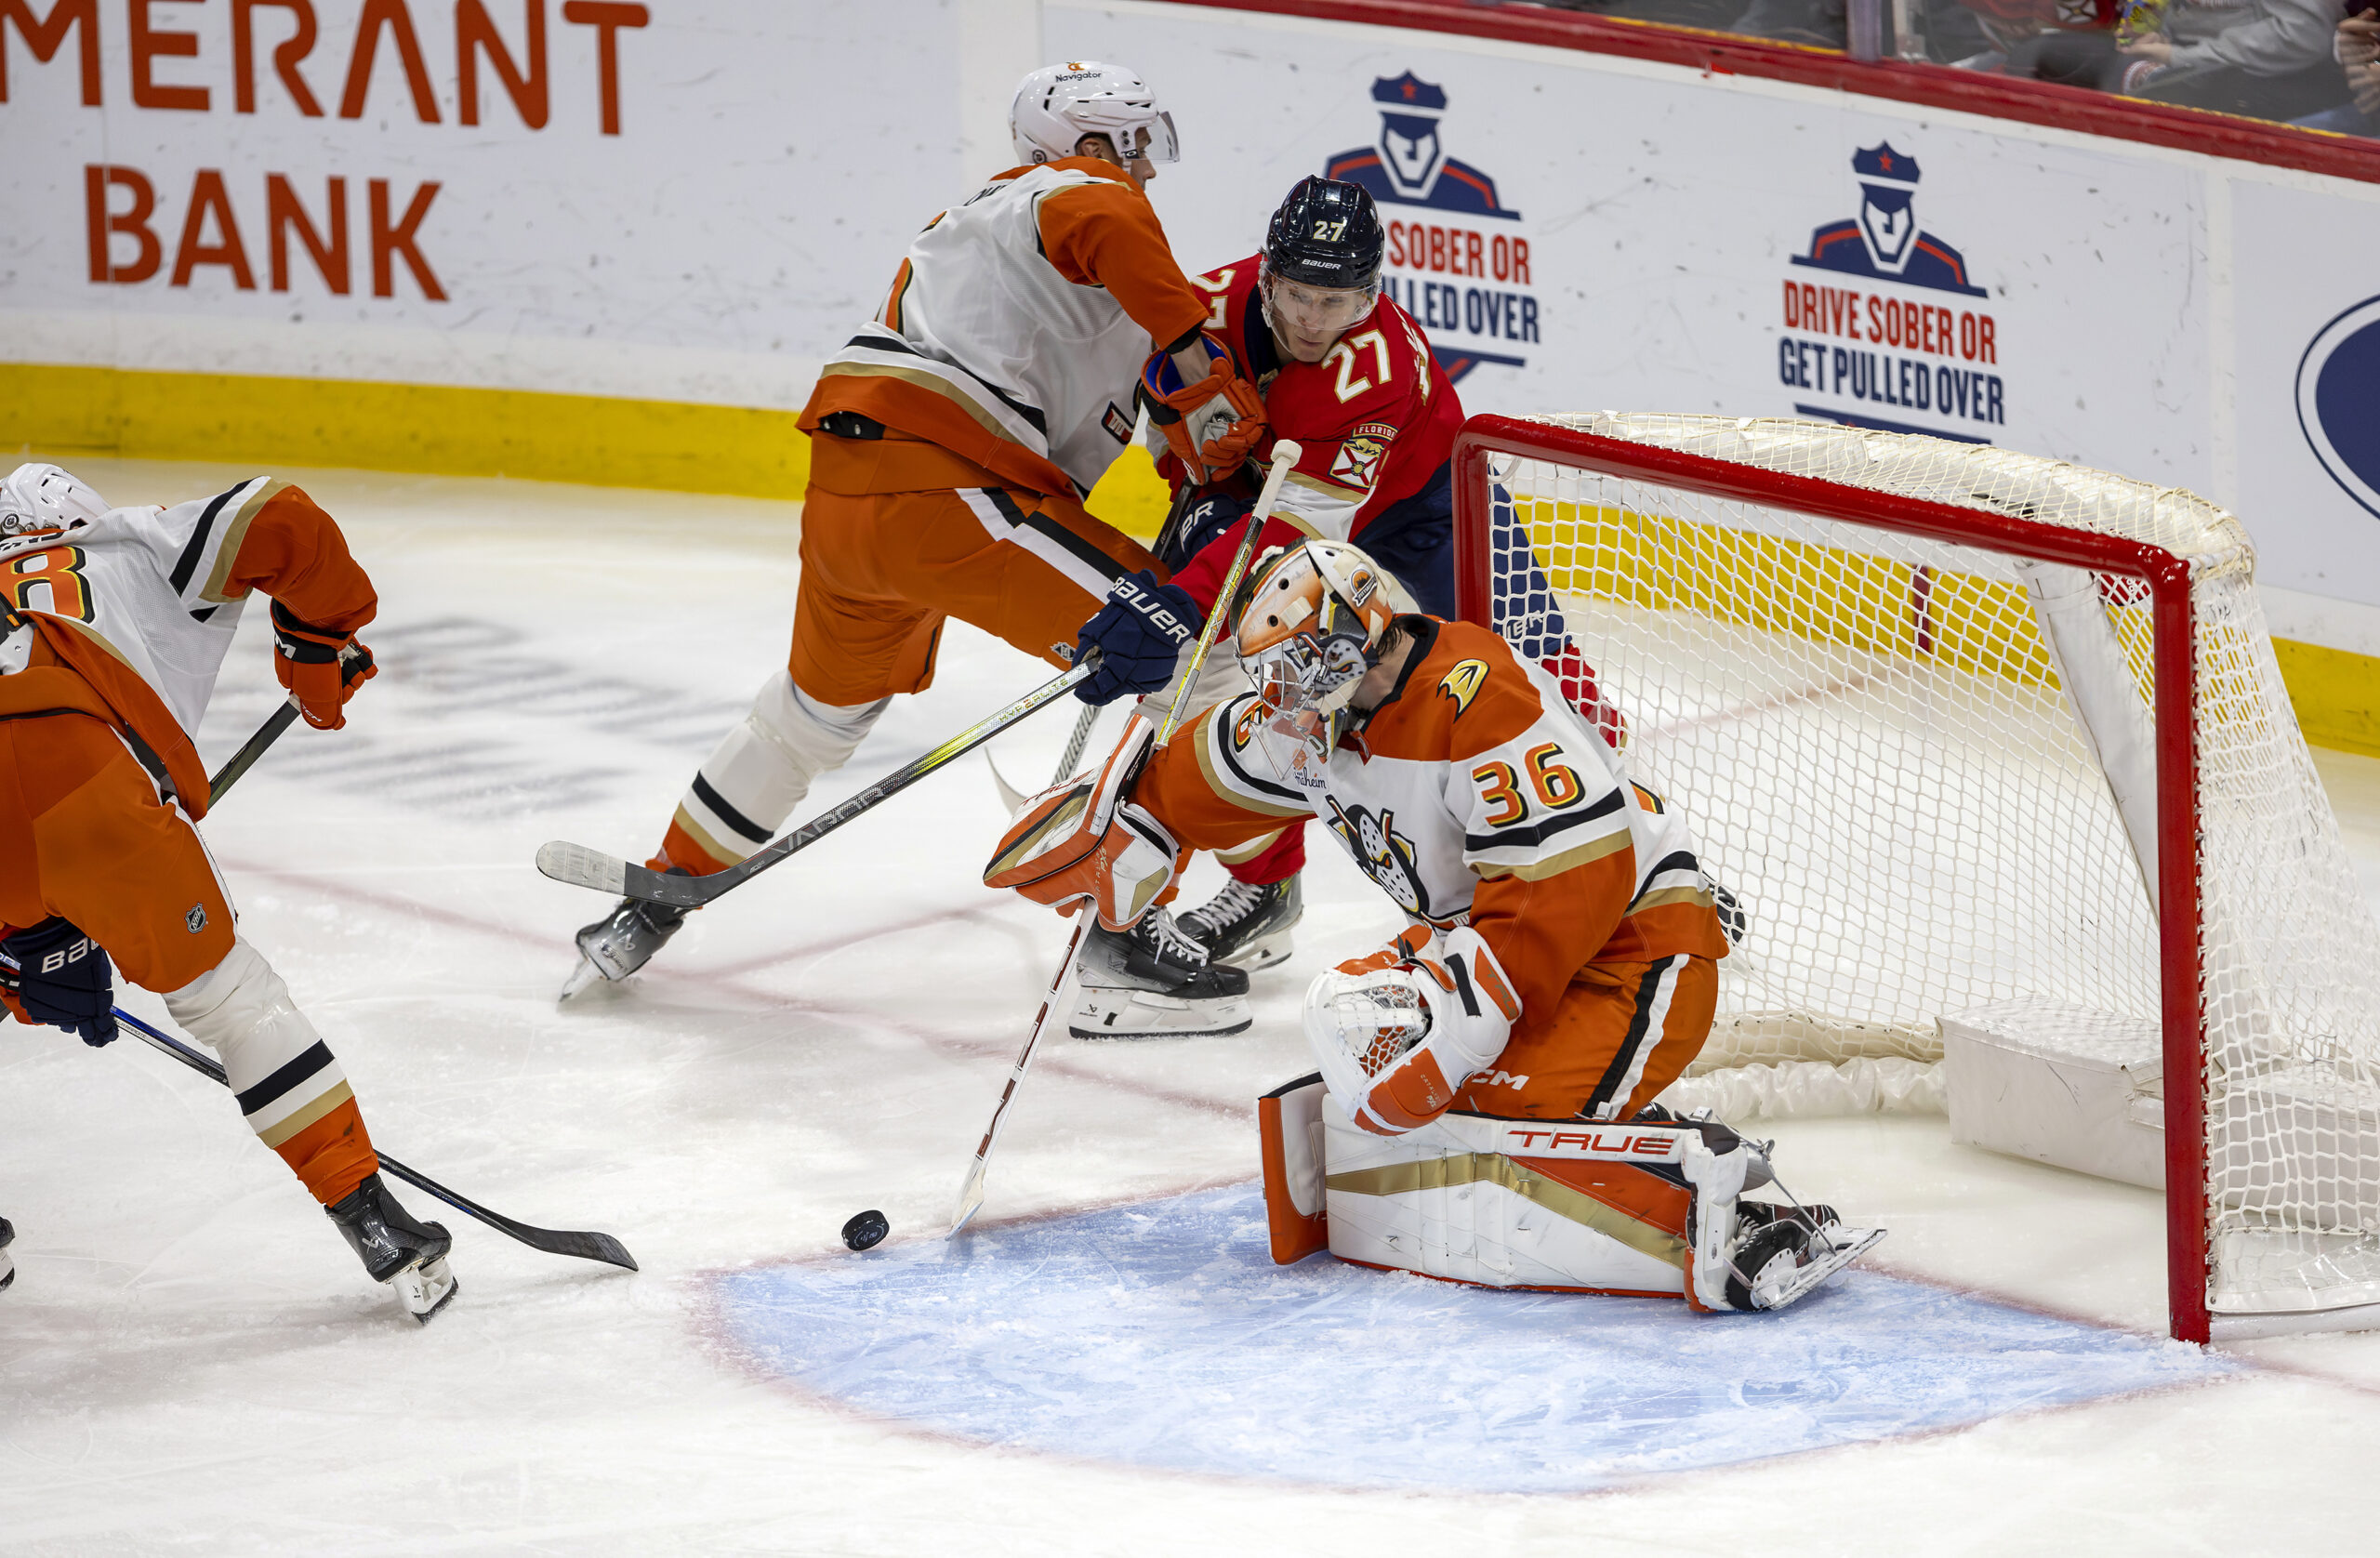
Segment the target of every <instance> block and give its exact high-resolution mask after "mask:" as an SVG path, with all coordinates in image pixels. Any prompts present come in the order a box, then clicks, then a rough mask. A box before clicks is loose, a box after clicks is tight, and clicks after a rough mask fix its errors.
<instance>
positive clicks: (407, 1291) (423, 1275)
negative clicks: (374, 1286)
mask: <svg viewBox="0 0 2380 1558" xmlns="http://www.w3.org/2000/svg"><path fill="white" fill-rule="evenodd" d="M389 1289H390V1291H391V1292H393V1293H395V1294H396V1296H397V1301H398V1302H399V1303H401V1304H403V1305H404V1306H405V1313H406V1314H410V1315H412V1316H413V1317H414V1319H415V1320H417V1322H419V1323H420V1324H422V1325H425V1326H427V1325H428V1324H430V1321H431V1320H432V1319H434V1318H436V1317H437V1314H438V1312H439V1311H440V1310H442V1309H444V1308H445V1307H446V1306H447V1305H448V1304H450V1303H453V1302H454V1301H455V1295H456V1293H459V1292H461V1291H462V1290H463V1285H462V1284H461V1283H459V1282H457V1281H456V1280H455V1274H454V1272H453V1271H452V1270H451V1269H450V1268H449V1267H448V1266H447V1264H446V1257H444V1256H443V1255H442V1256H440V1257H439V1258H438V1259H437V1260H435V1261H422V1262H421V1263H420V1264H418V1265H413V1266H407V1267H406V1268H405V1269H404V1270H403V1271H401V1272H399V1273H398V1274H396V1275H394V1276H392V1277H390V1278H389Z"/></svg>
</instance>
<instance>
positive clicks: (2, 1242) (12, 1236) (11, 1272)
mask: <svg viewBox="0 0 2380 1558" xmlns="http://www.w3.org/2000/svg"><path fill="white" fill-rule="evenodd" d="M16 1242H17V1231H16V1230H15V1229H14V1228H11V1227H10V1226H8V1220H7V1218H5V1217H0V1292H6V1291H7V1287H8V1284H10V1283H12V1282H14V1281H16V1280H17V1262H16V1261H15V1260H14V1259H13V1258H11V1257H10V1255H9V1254H8V1247H9V1246H10V1245H12V1244H14V1243H16Z"/></svg>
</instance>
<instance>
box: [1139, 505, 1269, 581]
mask: <svg viewBox="0 0 2380 1558" xmlns="http://www.w3.org/2000/svg"><path fill="white" fill-rule="evenodd" d="M1255 507H1256V505H1255V504H1254V503H1253V502H1251V501H1250V499H1248V498H1244V497H1238V496H1235V495H1232V494H1229V493H1215V494H1212V495H1209V496H1206V497H1202V498H1200V499H1199V500H1198V501H1197V502H1196V503H1193V504H1192V505H1191V506H1190V508H1189V509H1188V511H1187V512H1185V513H1184V514H1183V516H1182V522H1181V523H1180V524H1178V525H1175V526H1174V527H1173V534H1172V535H1170V536H1167V537H1166V541H1165V545H1164V547H1162V548H1159V550H1158V551H1157V561H1159V562H1162V563H1164V564H1165V565H1166V567H1168V568H1169V569H1170V570H1172V571H1173V572H1174V573H1176V574H1179V573H1180V572H1182V570H1183V568H1184V567H1186V566H1188V564H1189V561H1190V560H1191V559H1192V558H1194V557H1197V555H1198V554H1199V553H1200V552H1202V551H1205V550H1206V549H1207V547H1208V545H1209V543H1210V542H1212V541H1213V540H1214V539H1215V538H1216V537H1217V536H1219V535H1222V534H1223V532H1224V531H1226V530H1229V529H1230V528H1231V527H1232V526H1233V525H1236V524H1237V523H1238V522H1239V521H1240V516H1242V515H1244V514H1246V513H1247V512H1248V511H1249V510H1250V508H1255Z"/></svg>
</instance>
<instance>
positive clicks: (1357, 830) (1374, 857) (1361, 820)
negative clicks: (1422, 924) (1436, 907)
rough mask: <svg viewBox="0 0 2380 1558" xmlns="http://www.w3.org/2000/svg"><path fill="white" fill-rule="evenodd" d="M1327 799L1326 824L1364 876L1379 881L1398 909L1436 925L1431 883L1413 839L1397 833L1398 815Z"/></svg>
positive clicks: (1331, 797)
mask: <svg viewBox="0 0 2380 1558" xmlns="http://www.w3.org/2000/svg"><path fill="white" fill-rule="evenodd" d="M1323 799H1324V800H1325V802H1326V803H1327V804H1328V805H1329V808H1330V815H1329V816H1328V817H1325V818H1323V819H1322V820H1323V822H1324V823H1325V824H1327V825H1329V828H1330V831H1331V832H1333V833H1335V834H1337V835H1338V836H1339V839H1340V842H1342V843H1343V844H1344V845H1346V846H1347V852H1348V853H1349V854H1351V855H1354V856H1355V864H1356V865H1360V866H1362V867H1363V868H1364V875H1366V876H1368V877H1369V878H1371V879H1372V880H1373V881H1375V882H1377V883H1378V884H1379V885H1380V890H1381V891H1382V892H1385V893H1387V894H1388V895H1389V897H1390V898H1392V899H1394V900H1395V904H1396V906H1397V907H1398V908H1400V909H1403V910H1404V911H1405V912H1406V913H1407V914H1409V915H1419V916H1420V917H1421V918H1423V919H1428V920H1431V921H1432V922H1433V923H1435V916H1433V915H1432V914H1431V913H1430V888H1429V884H1428V883H1426V882H1424V881H1423V880H1422V879H1421V865H1420V863H1419V862H1418V861H1417V860H1416V859H1415V857H1414V853H1413V840H1411V839H1410V838H1406V837H1405V835H1403V834H1401V833H1399V832H1397V831H1396V813H1395V812H1393V811H1390V810H1387V809H1386V808H1382V810H1381V811H1380V812H1373V811H1372V810H1371V809H1370V808H1369V807H1367V806H1361V805H1357V806H1342V805H1340V804H1339V798H1338V797H1337V796H1326V797H1324V798H1323Z"/></svg>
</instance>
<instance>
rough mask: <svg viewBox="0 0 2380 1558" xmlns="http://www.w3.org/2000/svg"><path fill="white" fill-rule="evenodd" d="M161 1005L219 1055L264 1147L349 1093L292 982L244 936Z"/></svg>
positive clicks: (308, 1122)
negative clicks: (300, 1007)
mask: <svg viewBox="0 0 2380 1558" xmlns="http://www.w3.org/2000/svg"><path fill="white" fill-rule="evenodd" d="M165 1010H167V1011H169V1012H171V1013H172V1014H173V1018H174V1021H175V1022H177V1023H180V1024H181V1025H182V1027H183V1028H184V1029H186V1030H188V1032H189V1033H190V1035H191V1036H192V1037H193V1038H195V1039H197V1040H198V1041H199V1042H200V1043H201V1044H204V1045H205V1046H206V1047H207V1048H208V1049H210V1050H214V1051H215V1052H216V1053H217V1054H218V1055H220V1056H222V1057H223V1072H224V1078H225V1080H227V1081H228V1082H230V1083H231V1090H232V1092H233V1093H234V1094H236V1095H237V1096H238V1099H239V1104H240V1113H241V1114H242V1115H244V1116H246V1117H247V1122H248V1127H249V1129H252V1130H254V1131H255V1132H256V1133H257V1135H258V1136H259V1137H261V1138H262V1139H263V1141H264V1144H265V1145H266V1146H268V1147H278V1146H279V1145H281V1143H282V1142H285V1141H287V1140H288V1139H289V1138H290V1137H292V1136H295V1135H296V1134H298V1132H299V1131H301V1130H303V1129H306V1128H307V1127H308V1126H310V1125H311V1124H313V1123H314V1122H315V1121H316V1120H318V1119H321V1118H322V1117H323V1116H324V1115H327V1114H329V1113H330V1112H331V1111H332V1110H334V1109H336V1108H337V1107H338V1106H339V1105H340V1104H341V1103H344V1102H347V1100H348V1099H350V1097H352V1096H354V1095H353V1094H352V1093H351V1092H350V1090H349V1089H348V1085H347V1073H346V1071H345V1070H344V1069H342V1068H341V1067H340V1065H339V1063H338V1057H337V1055H334V1054H332V1053H331V1050H330V1046H329V1045H327V1044H325V1043H324V1042H323V1036H322V1035H321V1034H318V1033H316V1032H315V1031H314V1024H313V1023H310V1022H308V1021H307V1020H306V1014H305V1013H304V1012H302V1011H300V1010H298V1006H297V1003H296V1002H295V1001H293V1000H291V999H290V997H289V986H288V985H286V984H283V983H282V979H281V976H280V975H279V974H277V973H275V972H274V971H273V969H272V965H271V964H270V963H268V962H266V961H265V959H264V955H263V954H262V953H260V952H258V950H257V949H256V948H255V947H253V946H251V945H249V944H248V943H247V942H246V941H245V939H242V940H235V941H234V942H232V944H231V951H230V952H229V953H228V954H226V955H225V956H224V958H223V961H221V962H220V963H218V964H216V965H215V967H214V968H213V969H211V970H208V971H207V972H205V973H204V974H202V975H200V976H199V977H198V978H197V979H194V980H192V982H191V983H190V984H185V985H183V986H182V987H181V988H180V989H179V990H175V991H171V992H169V993H168V994H167V995H166V997H165Z"/></svg>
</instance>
